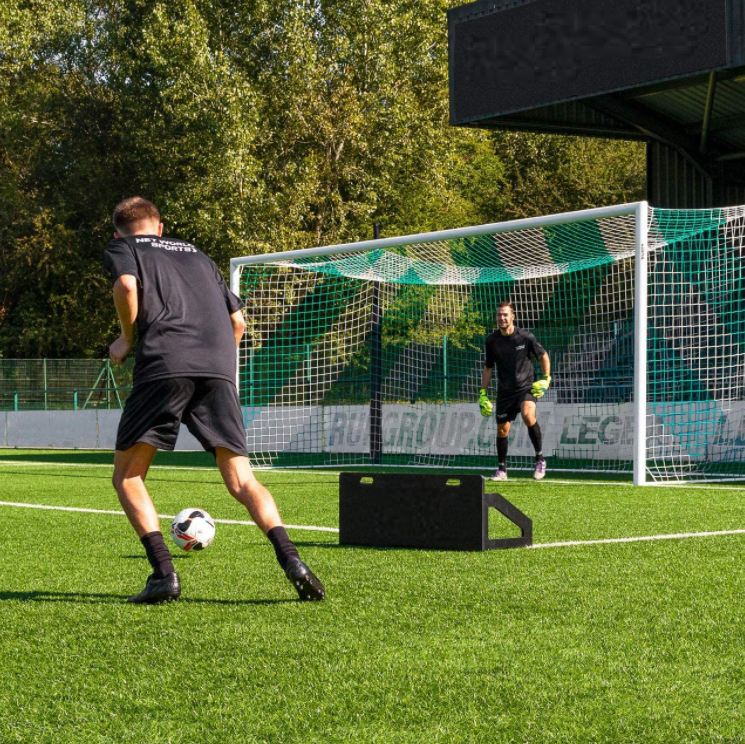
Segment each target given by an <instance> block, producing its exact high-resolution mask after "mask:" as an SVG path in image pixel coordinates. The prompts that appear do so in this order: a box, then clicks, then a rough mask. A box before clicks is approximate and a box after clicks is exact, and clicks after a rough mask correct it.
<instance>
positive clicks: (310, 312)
mask: <svg viewBox="0 0 745 744" xmlns="http://www.w3.org/2000/svg"><path fill="white" fill-rule="evenodd" d="M743 233H745V227H744V218H743V209H741V208H730V209H722V210H687V211H676V210H656V209H653V208H651V207H648V205H647V203H646V202H638V203H633V204H624V205H618V206H613V207H605V208H599V209H591V210H583V211H579V212H571V213H564V214H558V215H548V216H542V217H537V218H530V219H522V220H513V221H509V222H501V223H494V224H489V225H479V226H475V227H466V228H459V229H455V230H444V231H439V232H430V233H423V234H418V235H408V236H403V237H392V238H382V239H377V240H368V241H362V242H357V243H349V244H341V245H331V246H326V247H321V248H312V249H307V250H300V251H286V252H283V253H276V254H269V255H258V256H248V257H242V258H234V259H232V260H231V276H230V286H231V289H232V290H233V291H234V292H235V293H236V294H238V295H239V296H240V297H241V298H242V299H243V300H244V302H245V303H246V306H245V317H246V324H247V330H246V334H245V336H244V339H243V341H242V342H241V346H240V350H239V362H238V386H239V393H240V398H241V404H242V406H243V411H244V419H245V424H246V437H247V444H248V448H249V452H250V453H251V457H252V461H253V462H254V464H255V465H256V466H257V467H304V468H305V467H344V466H354V467H361V466H383V467H406V468H415V467H426V468H436V469H446V470H448V471H452V470H459V471H467V472H484V473H487V472H489V471H493V470H494V469H495V467H496V442H495V440H496V423H495V421H494V420H493V418H492V419H482V418H481V416H480V415H479V412H478V406H477V405H476V399H477V395H478V387H479V385H480V376H481V368H482V365H483V344H484V340H485V337H486V335H487V334H488V333H490V332H491V331H492V330H493V328H494V324H493V323H494V315H495V312H496V308H497V305H498V303H499V302H500V301H502V300H510V301H512V303H513V305H514V306H515V308H516V314H517V318H516V324H517V325H518V326H521V327H525V328H527V329H529V330H531V331H532V332H533V333H534V334H535V335H536V337H537V338H538V340H539V342H540V343H541V344H542V345H543V346H544V347H545V348H546V349H547V351H548V352H549V354H550V356H551V359H552V368H553V377H554V382H553V384H552V385H551V388H550V389H549V391H548V393H547V394H546V395H545V396H544V398H542V399H541V401H539V404H538V418H539V421H540V423H541V427H542V429H543V432H544V452H545V453H546V455H547V457H548V459H549V468H550V471H551V472H561V471H569V470H579V471H594V472H617V473H626V474H628V475H629V476H631V477H633V480H634V483H637V484H643V483H645V482H666V481H676V480H691V479H721V478H732V477H738V476H739V475H741V474H742V473H743V470H744V468H743V465H744V462H743V460H744V458H743V447H742V446H741V445H742V442H741V443H740V445H738V442H740V440H741V439H743V438H745V426H743V423H742V422H743V418H744V416H743V414H744V411H743V382H744V379H745V369H744V368H743V367H744V365H743V352H742V351H741V349H742V348H744V346H743V345H745V326H743V321H742V320H740V319H739V315H740V314H741V313H740V310H739V308H740V307H742V306H743V304H744V301H745V296H743V290H742V261H743ZM738 302H740V304H739V305H738V304H737V303H738ZM704 326H705V327H706V329H705V330H704ZM726 358H728V359H729V361H725V359H726ZM728 364H729V365H730V366H729V367H727V366H726V365H728ZM728 371H729V374H728ZM489 393H490V396H491V397H492V398H493V397H494V396H495V395H496V390H495V388H494V387H492V389H491V390H490V391H489ZM532 460H533V457H532V448H531V445H530V442H529V439H528V437H527V432H526V430H525V427H524V426H523V425H522V423H521V422H520V420H519V418H518V421H516V422H515V424H514V425H513V427H512V430H511V432H510V448H509V459H508V467H509V469H510V470H512V469H518V468H525V469H527V468H529V467H530V466H531V464H532Z"/></svg>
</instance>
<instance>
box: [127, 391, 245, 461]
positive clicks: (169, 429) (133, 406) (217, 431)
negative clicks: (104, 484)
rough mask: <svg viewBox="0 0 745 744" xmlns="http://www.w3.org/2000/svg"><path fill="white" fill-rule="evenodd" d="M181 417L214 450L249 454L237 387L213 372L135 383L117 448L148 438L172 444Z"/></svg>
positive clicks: (155, 442)
mask: <svg viewBox="0 0 745 744" xmlns="http://www.w3.org/2000/svg"><path fill="white" fill-rule="evenodd" d="M182 423H183V424H184V425H185V426H186V428H187V429H188V430H189V431H190V432H191V433H192V434H193V435H194V437H196V439H197V440H199V443H200V444H201V445H202V447H204V449H206V450H207V451H208V452H212V454H214V453H215V447H226V448H227V449H229V450H231V451H232V452H235V453H236V454H239V455H246V454H248V453H247V450H246V432H245V429H244V428H243V413H242V412H241V406H240V402H239V401H238V391H237V390H236V388H235V385H234V384H233V383H232V382H228V381H227V380H222V379H217V378H213V377H168V378H166V379H163V380H153V381H152V382H143V383H141V384H139V385H135V387H134V390H132V394H131V395H130V396H129V398H128V399H127V402H126V403H125V405H124V411H123V413H122V417H121V419H120V421H119V429H118V431H117V435H116V448H117V449H118V450H127V449H129V448H130V447H133V446H134V445H135V444H137V442H147V443H148V444H152V445H153V447H157V448H158V449H161V450H172V449H174V447H175V446H176V439H177V438H178V433H179V427H180V425H181V424H182Z"/></svg>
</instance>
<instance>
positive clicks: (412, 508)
mask: <svg viewBox="0 0 745 744" xmlns="http://www.w3.org/2000/svg"><path fill="white" fill-rule="evenodd" d="M490 508H493V509H496V510H497V511H499V512H500V513H501V514H502V515H503V516H504V517H506V518H507V519H509V520H510V521H511V522H513V523H514V524H515V525H517V526H518V527H519V528H520V532H521V535H520V537H509V538H502V539H495V540H490V539H489V517H488V510H489V509H490ZM532 542H533V523H532V522H531V520H530V519H529V518H528V517H527V516H525V514H523V513H522V512H521V511H520V510H519V509H518V508H517V507H515V506H514V505H513V504H511V503H510V502H509V501H507V499H505V498H504V497H503V496H501V495H500V494H498V493H485V489H484V479H483V477H482V476H479V475H461V476H450V477H448V476H446V475H398V474H389V473H385V474H374V475H367V474H361V473H341V475H340V476H339V543H340V544H341V545H363V546H369V547H381V548H430V549H439V550H493V549H496V548H517V547H525V546H528V545H531V544H532Z"/></svg>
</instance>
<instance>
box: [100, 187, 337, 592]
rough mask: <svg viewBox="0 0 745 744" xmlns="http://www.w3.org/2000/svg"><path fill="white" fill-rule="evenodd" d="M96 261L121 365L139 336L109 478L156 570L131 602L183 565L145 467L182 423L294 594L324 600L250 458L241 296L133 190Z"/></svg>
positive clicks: (171, 579) (113, 349) (175, 585)
mask: <svg viewBox="0 0 745 744" xmlns="http://www.w3.org/2000/svg"><path fill="white" fill-rule="evenodd" d="M112 221H113V223H114V229H115V232H114V240H112V241H111V242H110V243H109V244H108V245H107V246H106V250H105V252H104V266H105V267H106V269H107V270H108V271H109V272H110V274H111V279H112V281H113V283H114V305H115V306H116V311H117V314H118V316H119V322H120V324H121V336H119V338H118V339H117V340H116V341H114V343H113V344H111V346H110V347H109V353H110V356H111V360H112V361H113V362H114V364H122V363H123V362H124V360H125V359H126V358H127V356H128V355H129V354H130V353H131V352H132V350H133V349H134V344H135V338H134V329H135V326H137V330H138V335H139V341H138V343H137V351H136V354H135V368H134V383H133V389H132V393H131V395H130V396H129V398H128V399H127V402H126V405H125V406H124V411H123V413H122V418H121V421H120V423H119V430H118V432H117V439H116V453H115V455H114V478H113V482H114V488H116V492H117V494H118V496H119V501H120V503H121V505H122V507H123V509H124V512H125V513H126V515H127V517H128V518H129V521H130V523H131V525H132V527H134V530H135V532H136V533H137V536H138V537H139V538H140V541H141V542H142V544H143V546H144V548H145V553H146V554H147V558H148V560H149V561H150V565H151V566H152V569H153V572H152V574H151V575H150V576H149V577H148V579H147V583H146V585H145V588H144V589H143V590H142V591H141V592H140V593H139V594H137V595H135V596H133V597H130V598H129V600H128V601H129V602H134V603H138V604H142V603H147V604H154V603H157V602H163V601H171V600H175V599H178V598H179V596H180V595H181V584H180V581H179V576H178V574H177V573H176V571H175V570H174V567H173V561H172V559H171V554H170V552H169V550H168V547H167V546H166V543H165V541H164V539H163V535H162V533H161V531H160V522H159V520H158V515H157V513H156V511H155V507H154V506H153V502H152V499H151V498H150V495H149V494H148V491H147V489H146V488H145V477H146V476H147V472H148V469H149V467H150V464H151V463H152V461H153V457H154V456H155V452H156V451H157V450H158V449H162V450H172V449H173V448H174V446H175V444H176V438H177V437H178V432H179V425H180V424H181V423H182V422H183V423H184V424H185V425H186V427H187V428H188V429H189V431H190V432H191V433H192V434H193V435H194V436H195V437H196V438H197V439H198V440H199V442H200V444H201V445H202V446H203V447H204V449H205V450H207V451H209V452H211V453H212V454H213V455H214V457H215V460H216V461H217V466H218V468H219V469H220V474H221V475H222V478H223V480H224V482H225V485H226V486H227V488H228V491H229V492H230V493H231V495H232V496H234V497H235V498H236V499H237V500H238V501H239V502H240V503H241V504H243V505H244V506H245V507H246V508H247V509H248V512H249V514H250V515H251V519H253V521H254V522H256V524H257V525H258V526H259V527H260V528H261V530H262V531H263V532H264V533H265V534H266V536H267V537H268V538H269V540H270V542H271V543H272V545H273V546H274V550H275V552H276V555H277V560H278V561H279V564H280V566H281V567H282V569H283V570H284V572H285V575H286V576H287V578H288V579H289V580H290V582H291V583H292V584H293V586H294V587H295V589H296V590H297V592H298V595H299V597H300V599H301V600H303V601H307V600H321V599H323V598H324V596H325V589H324V587H323V584H322V583H321V582H320V581H319V580H318V578H317V577H316V576H314V574H313V573H312V572H311V571H310V569H309V568H308V567H307V566H306V565H305V563H303V562H302V561H301V560H300V556H299V554H298V551H297V548H296V547H295V545H294V544H293V543H292V541H291V540H290V538H289V536H288V534H287V531H286V530H285V528H284V526H283V525H282V520H281V518H280V515H279V512H278V510H277V505H276V504H275V502H274V498H273V497H272V495H271V494H270V493H269V491H268V490H267V489H266V488H264V486H262V485H261V483H259V482H258V481H257V480H256V478H255V476H254V474H253V471H252V469H251V464H250V463H249V460H248V452H247V448H246V438H245V432H244V429H243V416H242V413H241V407H240V403H239V401H238V391H237V389H236V382H235V375H236V368H237V351H236V348H237V345H238V343H239V342H240V340H241V338H242V336H243V332H244V330H245V322H244V320H243V313H242V306H243V305H242V303H241V301H240V300H239V299H238V298H237V297H236V296H235V295H234V294H232V292H230V291H229V290H228V288H227V286H226V285H225V280H224V279H223V277H222V275H221V274H220V271H219V269H218V268H217V266H216V265H215V263H214V262H213V261H212V260H211V259H210V258H208V257H207V256H206V255H205V254H204V253H202V252H201V251H199V250H197V249H196V248H195V247H194V246H193V245H191V244H190V243H187V242H185V241H183V240H177V239H176V238H163V237H162V234H163V225H162V223H161V221H160V213H159V212H158V210H157V208H156V207H155V205H154V204H152V203H151V202H149V201H147V200H146V199H143V198H141V197H132V198H130V199H125V200H124V201H123V202H121V203H120V204H118V205H117V207H116V208H115V209H114V214H113V219H112Z"/></svg>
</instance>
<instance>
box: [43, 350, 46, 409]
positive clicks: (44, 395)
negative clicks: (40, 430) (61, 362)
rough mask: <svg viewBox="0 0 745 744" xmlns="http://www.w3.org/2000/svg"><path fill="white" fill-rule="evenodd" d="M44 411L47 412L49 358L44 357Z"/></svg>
mask: <svg viewBox="0 0 745 744" xmlns="http://www.w3.org/2000/svg"><path fill="white" fill-rule="evenodd" d="M43 362H44V410H45V411H46V410H47V358H46V357H44V360H43Z"/></svg>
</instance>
